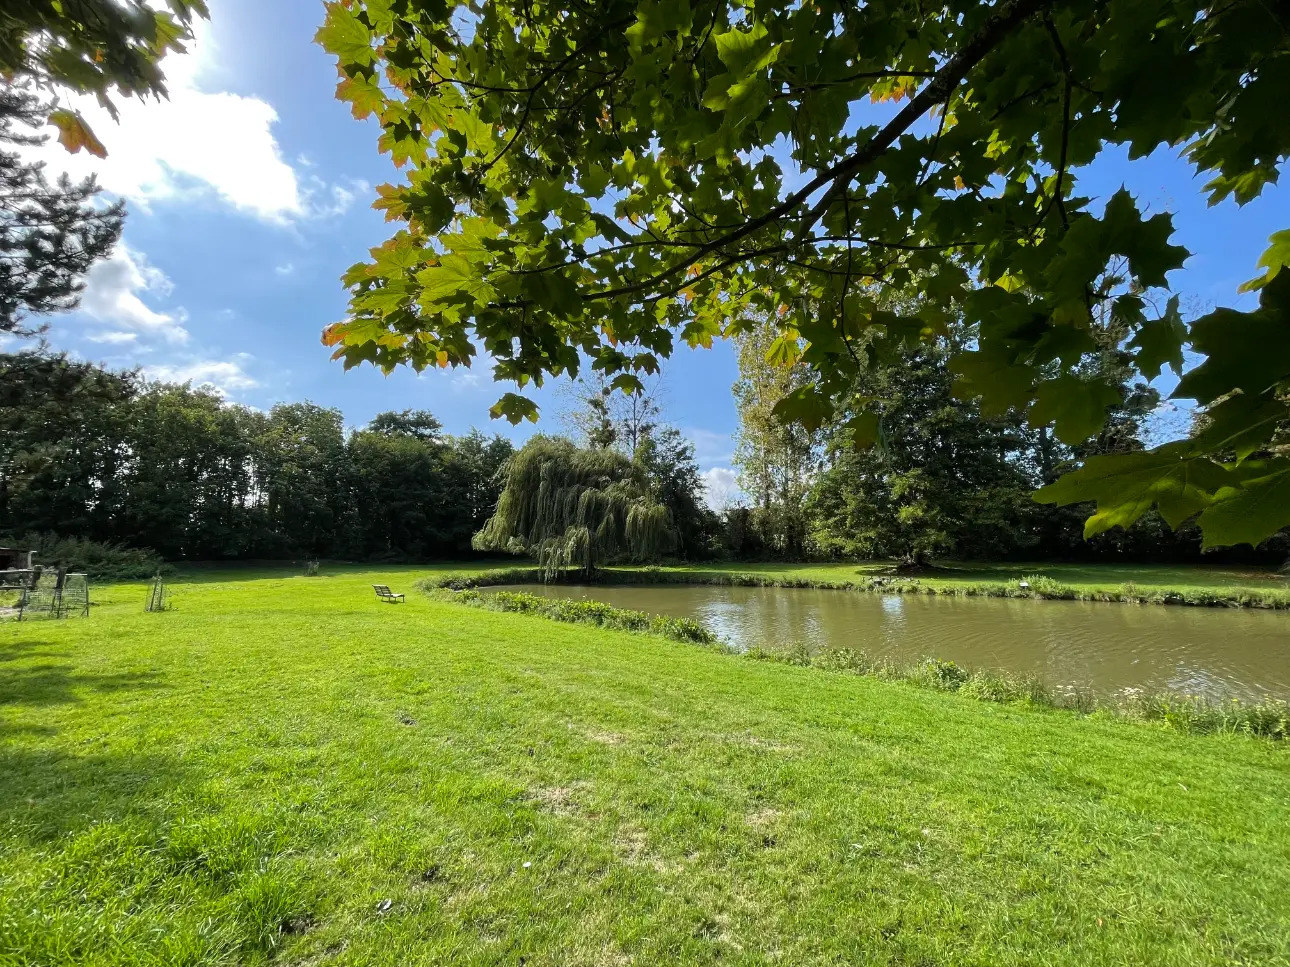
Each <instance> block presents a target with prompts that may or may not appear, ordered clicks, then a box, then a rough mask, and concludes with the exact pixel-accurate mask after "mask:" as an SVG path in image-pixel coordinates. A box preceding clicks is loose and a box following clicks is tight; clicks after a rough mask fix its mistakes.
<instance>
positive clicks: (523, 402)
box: [488, 393, 538, 425]
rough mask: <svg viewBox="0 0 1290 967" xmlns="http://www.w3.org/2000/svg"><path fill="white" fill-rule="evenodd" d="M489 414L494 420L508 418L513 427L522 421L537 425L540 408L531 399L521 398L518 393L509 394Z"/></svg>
mask: <svg viewBox="0 0 1290 967" xmlns="http://www.w3.org/2000/svg"><path fill="white" fill-rule="evenodd" d="M488 413H489V415H490V416H491V417H492V418H493V419H494V420H496V419H499V418H501V417H506V419H507V420H509V421H510V422H511V424H512V425H515V424H517V423H519V422H520V421H521V420H528V421H529V422H530V423H536V422H537V419H538V406H537V404H536V403H534V402H533V401H532V400H531V399H528V398H527V397H524V396H520V395H519V394H518V393H507V394H506V395H505V396H503V397H502V398H501V399H500V400H498V401H497V402H496V403H494V404H493V405H492V407H490V408H489V410H488Z"/></svg>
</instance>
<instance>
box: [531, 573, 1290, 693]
mask: <svg viewBox="0 0 1290 967" xmlns="http://www.w3.org/2000/svg"><path fill="white" fill-rule="evenodd" d="M508 590H516V591H527V592H529V593H531V594H538V595H542V596H544V597H568V598H592V599H595V600H597V601H604V602H606V603H608V604H611V605H614V606H615V607H619V608H633V609H635V610H638V611H646V612H649V613H650V614H663V615H674V616H677V617H684V618H694V619H697V620H698V621H701V622H703V623H704V624H705V625H707V626H708V627H709V628H711V629H712V630H713V631H715V632H716V633H717V634H719V635H720V636H721V637H722V638H724V639H725V640H726V641H727V642H729V643H730V644H731V645H733V646H735V647H736V648H739V649H741V650H742V649H747V648H750V647H752V646H754V645H760V646H762V647H764V648H769V649H780V648H793V647H797V646H805V647H807V648H809V649H811V650H817V649H821V648H853V649H856V650H857V651H864V652H867V653H868V654H870V655H873V656H875V657H879V656H881V657H886V658H890V659H893V660H896V661H898V662H912V661H916V660H918V659H920V658H925V657H929V656H930V657H935V658H941V659H946V660H949V661H954V662H957V663H958V664H960V665H962V666H964V667H965V668H968V669H986V668H989V669H1003V670H1005V671H1008V672H1012V673H1014V674H1019V675H1030V676H1034V677H1036V678H1038V679H1040V680H1041V681H1043V682H1044V683H1045V684H1048V685H1051V686H1063V685H1075V686H1080V687H1088V688H1092V689H1093V690H1094V691H1096V692H1098V693H1100V694H1110V693H1113V692H1117V691H1120V690H1121V689H1125V688H1141V689H1145V690H1147V691H1165V690H1167V691H1172V692H1181V693H1185V694H1189V695H1205V696H1208V697H1211V698H1227V697H1235V698H1241V699H1251V700H1253V699H1260V698H1269V697H1271V698H1282V699H1290V614H1287V613H1285V612H1271V611H1240V610H1233V609H1224V608H1193V607H1179V606H1161V605H1129V604H1104V603H1091V602H1089V603H1086V602H1075V601H1034V600H1010V599H1006V598H954V597H932V596H924V595H896V594H890V595H884V594H868V593H860V592H848V591H813V590H806V589H799V588H739V587H713V586H704V585H657V586H640V585H633V586H613V585H596V586H578V585H553V586H544V585H540V584H535V585H522V586H519V587H513V588H509V589H508Z"/></svg>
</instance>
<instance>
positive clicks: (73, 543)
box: [0, 534, 169, 581]
mask: <svg viewBox="0 0 1290 967" xmlns="http://www.w3.org/2000/svg"><path fill="white" fill-rule="evenodd" d="M0 544H3V545H4V546H6V547H16V548H19V549H21V550H31V551H35V552H36V559H35V561H34V562H33V563H34V564H36V565H37V566H40V567H44V568H48V569H53V568H59V567H63V568H66V569H67V570H68V571H71V572H74V573H83V574H88V575H89V577H90V580H92V581H131V580H136V579H139V578H150V577H152V576H153V575H154V574H156V573H157V571H159V570H160V571H165V570H168V569H169V568H168V566H167V565H166V562H165V561H163V560H162V558H161V555H159V554H158V553H157V552H156V551H153V550H150V549H148V548H138V547H123V546H121V545H120V544H101V543H99V542H98V541H87V540H82V539H81V538H79V537H58V536H56V535H54V534H24V535H22V536H19V537H0Z"/></svg>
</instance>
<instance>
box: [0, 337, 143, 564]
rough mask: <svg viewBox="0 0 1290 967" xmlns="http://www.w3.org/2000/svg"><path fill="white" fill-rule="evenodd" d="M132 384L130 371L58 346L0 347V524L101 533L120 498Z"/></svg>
mask: <svg viewBox="0 0 1290 967" xmlns="http://www.w3.org/2000/svg"><path fill="white" fill-rule="evenodd" d="M137 392H138V381H137V378H136V376H135V375H134V374H133V373H109V372H106V371H104V370H102V369H100V368H99V367H97V366H94V365H93V364H91V363H85V362H80V361H77V360H73V359H70V358H68V356H67V355H66V354H63V353H59V354H49V353H45V352H22V353H14V354H5V355H0V532H7V533H15V532H26V531H52V532H56V533H62V534H77V535H80V536H85V537H90V536H94V537H99V536H100V535H102V534H103V532H104V528H105V527H106V526H107V525H108V523H109V522H110V521H112V520H113V519H115V517H116V515H117V514H118V513H119V512H120V511H121V509H122V507H123V505H124V504H125V502H126V501H125V495H124V494H123V492H122V487H121V483H120V481H121V473H122V471H123V468H124V466H125V465H126V463H127V461H128V460H129V454H130V450H129V443H128V441H129V440H130V415H129V407H130V404H131V401H132V400H133V399H134V397H135V394H136V393H137ZM100 539H101V538H100Z"/></svg>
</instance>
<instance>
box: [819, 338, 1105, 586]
mask: <svg viewBox="0 0 1290 967" xmlns="http://www.w3.org/2000/svg"><path fill="white" fill-rule="evenodd" d="M949 356H950V353H949V349H948V347H947V346H944V345H931V346H920V347H918V348H917V349H913V350H905V351H903V352H902V353H901V354H900V356H899V357H898V358H897V359H896V360H895V361H893V362H892V363H890V364H887V365H879V366H875V367H874V368H873V369H871V370H870V371H868V372H867V373H865V375H864V376H863V377H862V378H861V379H860V380H858V381H857V384H856V396H857V398H859V399H863V400H866V401H868V402H867V403H866V404H865V405H867V406H868V407H869V408H870V409H869V410H868V411H867V412H869V413H872V414H873V415H874V416H876V417H877V418H878V430H877V435H878V437H879V442H878V444H877V445H875V446H864V445H861V446H857V445H856V440H855V435H854V431H853V430H852V429H850V428H849V427H848V426H847V424H845V423H843V424H841V425H839V426H838V427H837V428H836V429H835V430H834V431H833V432H831V433H830V434H829V442H828V447H827V450H826V455H825V460H824V469H823V470H822V472H821V473H820V474H819V476H818V477H817V478H816V479H815V480H814V481H813V483H812V487H811V492H810V496H809V500H808V503H807V507H806V510H807V515H808V517H809V519H810V521H811V527H812V532H811V536H812V538H813V540H814V543H815V545H816V546H817V547H818V548H819V549H820V551H822V552H823V553H825V554H827V555H830V556H837V557H849V558H855V557H870V558H872V557H882V558H885V557H897V558H900V559H902V560H903V561H905V562H906V563H910V564H924V563H926V562H927V561H928V560H929V559H930V558H932V557H936V556H946V555H948V556H953V557H960V558H961V557H981V556H993V557H1002V556H1006V555H1008V554H1010V553H1015V552H1016V551H1018V550H1020V549H1022V548H1027V547H1028V546H1030V545H1031V544H1033V542H1034V538H1033V537H1032V536H1031V527H1030V524H1031V521H1032V519H1033V518H1034V516H1035V515H1034V514H1033V513H1032V512H1031V508H1030V501H1029V499H1028V496H1027V495H1028V491H1029V489H1030V487H1031V486H1032V478H1031V477H1030V476H1029V475H1028V473H1027V464H1026V461H1025V460H1024V457H1025V455H1026V451H1027V449H1028V448H1029V445H1030V441H1029V440H1028V438H1027V436H1026V434H1025V433H1024V432H1023V427H1022V424H1021V421H1020V420H1019V419H1018V418H1016V417H1015V416H1011V417H1009V416H1003V417H987V416H985V415H984V414H983V413H982V412H981V410H980V408H978V407H977V406H975V405H973V404H964V403H960V402H958V401H956V400H954V399H953V396H952V388H953V375H952V373H951V372H950V370H949V366H948V360H949ZM1117 398H1118V397H1117Z"/></svg>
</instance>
